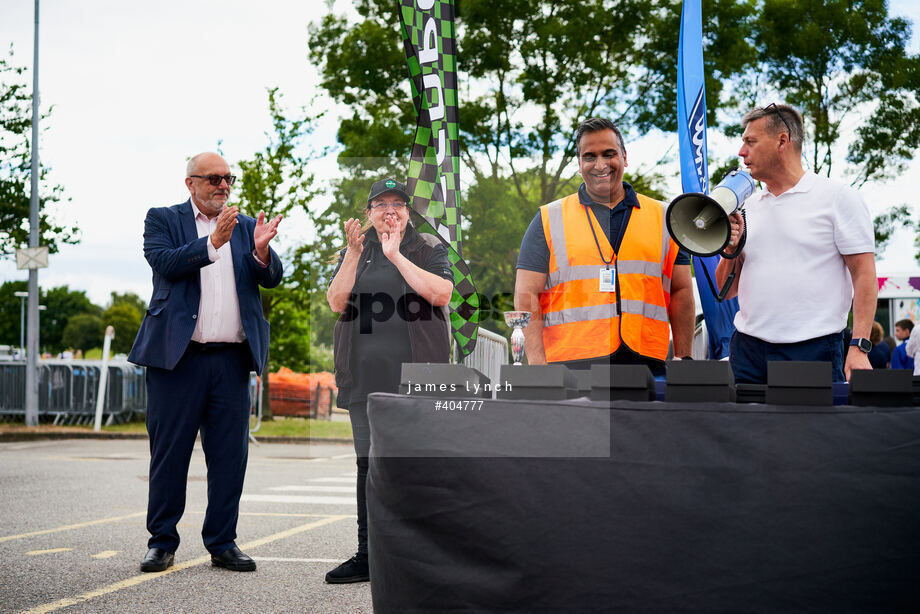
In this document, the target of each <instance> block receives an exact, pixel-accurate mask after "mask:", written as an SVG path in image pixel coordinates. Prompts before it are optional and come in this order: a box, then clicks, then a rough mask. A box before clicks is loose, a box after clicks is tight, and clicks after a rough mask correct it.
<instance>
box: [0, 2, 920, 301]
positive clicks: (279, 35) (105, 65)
mask: <svg viewBox="0 0 920 614" xmlns="http://www.w3.org/2000/svg"><path fill="white" fill-rule="evenodd" d="M340 4H344V3H342V2H340ZM2 5H3V8H2V19H0V52H2V53H4V54H6V52H7V50H8V48H9V45H10V43H12V44H13V46H14V51H15V58H14V62H15V63H16V64H19V65H28V66H31V64H32V50H33V22H34V12H33V7H34V1H33V0H2ZM891 6H892V13H893V14H896V15H902V16H905V17H908V18H909V19H911V20H912V21H913V22H914V23H915V24H916V23H918V22H920V3H916V2H914V1H913V0H900V1H894V2H891ZM324 11H325V5H324V4H323V3H321V2H319V1H309V2H308V1H304V0H262V1H261V2H252V0H223V1H222V2H204V1H201V0H181V1H178V0H160V1H159V2H157V3H155V4H149V3H148V4H139V3H135V2H124V1H123V0H79V1H78V0H42V3H41V27H40V28H41V29H40V83H39V88H40V91H41V96H42V103H43V104H42V107H43V108H47V107H48V106H49V105H54V111H53V113H52V116H51V119H50V121H49V122H47V123H46V126H47V127H48V128H49V129H48V131H47V132H46V133H45V134H44V136H43V140H42V143H41V155H42V163H43V164H47V165H48V166H50V167H51V169H52V171H51V180H52V182H54V183H59V184H61V185H63V186H64V188H65V191H66V194H67V195H68V196H69V197H70V198H71V201H70V202H69V203H67V204H65V205H61V206H59V210H60V211H62V213H63V215H62V216H61V218H62V219H65V220H76V221H77V222H78V224H79V226H80V229H81V231H82V242H81V243H80V244H79V245H77V246H73V247H66V248H64V249H63V250H62V252H61V253H59V254H57V255H54V256H52V257H51V259H50V267H49V268H47V269H42V270H41V271H40V272H39V283H40V284H41V286H42V287H44V288H50V287H53V286H58V285H63V284H67V285H69V286H70V287H71V288H74V289H81V290H86V291H87V293H88V295H89V297H90V299H91V300H93V302H95V303H97V304H100V305H105V304H106V303H107V302H108V299H109V293H110V292H111V291H113V290H116V291H119V292H126V291H133V292H137V293H138V294H140V295H141V296H142V297H143V298H144V299H145V300H147V299H149V294H150V289H151V281H150V269H149V267H148V265H147V263H146V261H145V260H144V258H143V255H142V232H143V220H144V216H145V214H146V211H147V209H148V208H149V207H151V206H155V205H170V204H175V203H179V202H183V201H184V200H186V199H187V198H188V191H187V190H186V189H185V185H184V183H183V177H184V173H185V160H186V158H187V157H188V156H189V155H191V154H194V153H197V152H200V151H206V150H213V149H214V148H215V146H216V144H217V142H218V141H219V140H220V141H222V149H223V151H224V154H225V156H226V157H227V159H228V160H229V161H230V163H231V165H233V164H234V163H235V162H236V161H238V160H240V159H246V158H249V157H251V156H252V155H253V153H254V152H256V151H258V150H260V149H262V148H263V147H264V145H265V143H266V140H265V136H264V132H265V131H266V130H268V129H269V127H270V124H269V117H268V111H267V96H266V88H268V87H274V86H278V87H280V89H281V91H282V92H283V93H284V102H285V104H286V105H287V107H288V108H297V107H300V106H304V105H307V104H310V103H311V100H314V95H315V94H317V93H318V92H317V88H316V86H315V83H316V73H315V70H313V68H312V67H311V66H310V65H309V64H308V61H307V46H306V28H307V24H308V23H309V22H310V20H311V19H316V18H317V17H318V16H319V15H320V14H322V13H323V12H324ZM395 35H396V34H395V33H394V36H395ZM912 50H913V52H915V53H916V52H917V51H918V41H917V35H916V28H915V35H914V39H913V41H912ZM461 53H462V50H461ZM30 82H31V77H30ZM313 104H314V105H317V106H318V107H324V108H330V109H331V115H330V116H329V117H331V120H330V121H324V122H323V123H322V124H321V125H320V127H319V129H318V130H317V131H316V133H315V134H314V136H313V139H314V141H315V142H316V144H317V145H318V146H326V145H330V144H332V143H334V140H335V132H336V127H337V122H336V121H335V117H336V114H337V113H338V112H341V109H337V108H336V107H334V106H333V105H331V104H330V103H329V102H328V101H324V100H322V99H319V100H317V101H315V102H314V103H313ZM665 138H666V139H674V140H676V137H673V136H668V137H660V136H658V137H649V138H648V139H644V140H642V141H639V142H633V143H630V146H629V152H630V162H631V163H633V164H635V161H638V160H642V159H644V158H648V159H656V158H657V154H658V152H660V150H661V149H660V148H661V147H662V142H663V141H664V140H665ZM737 145H738V144H737V143H721V142H718V141H716V142H714V143H713V144H712V145H711V146H710V155H711V156H712V157H714V158H716V159H723V158H724V157H725V156H727V155H730V154H733V153H736V151H737ZM665 146H667V145H665ZM673 164H674V169H673V170H674V171H676V170H677V162H676V160H675V162H674V163H673ZM334 169H335V165H334V162H333V161H332V160H331V159H330V160H328V161H326V162H325V163H323V164H320V165H319V166H318V167H317V170H318V171H319V173H320V174H321V175H322V174H328V173H329V172H330V171H334ZM573 171H574V165H573ZM713 180H714V181H716V180H718V178H715V177H714V178H713ZM862 193H863V196H864V198H865V199H866V201H867V202H869V204H870V208H871V210H872V213H873V214H877V213H879V212H881V211H883V210H884V209H886V208H888V207H889V206H891V205H894V204H900V203H903V202H909V201H908V198H914V199H916V198H917V195H918V194H920V164H918V163H916V162H915V163H914V164H913V165H912V167H911V169H910V170H909V171H908V172H907V173H905V174H904V175H902V176H901V177H900V178H899V179H897V180H896V181H894V182H892V183H891V184H889V185H884V186H867V187H864V188H863V190H862ZM675 195H676V194H675ZM916 203H917V201H916V200H914V203H913V204H915V206H916ZM326 204H328V202H324V201H323V200H322V199H319V200H318V201H317V206H320V207H324V206H325V205H326ZM538 204H539V203H535V206H536V205H538ZM304 230H305V228H304V226H303V224H302V223H299V222H298V221H297V220H292V221H290V223H283V224H282V227H281V237H282V239H283V238H284V236H285V234H286V235H287V237H288V239H289V240H290V239H293V238H296V235H297V234H298V233H302V232H304ZM912 239H913V237H912V236H910V235H909V234H908V233H906V232H902V233H900V235H899V236H897V237H896V239H895V241H894V242H893V244H892V246H891V247H889V249H888V250H887V252H886V253H885V254H883V257H882V258H881V259H880V265H879V268H880V271H887V272H894V271H907V270H914V269H916V268H917V267H916V266H915V265H914V263H913V262H912V259H911V254H912V253H913V246H912ZM27 277H28V275H27V272H26V271H18V270H16V268H15V264H13V263H11V262H4V263H0V282H2V281H7V280H12V279H26V278H27ZM511 283H512V280H509V286H510V285H511ZM509 290H510V287H509Z"/></svg>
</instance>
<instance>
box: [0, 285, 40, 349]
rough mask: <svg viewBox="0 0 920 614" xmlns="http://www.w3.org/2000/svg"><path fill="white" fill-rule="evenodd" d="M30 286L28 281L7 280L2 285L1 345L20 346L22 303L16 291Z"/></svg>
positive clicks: (0, 307) (0, 303) (0, 313)
mask: <svg viewBox="0 0 920 614" xmlns="http://www.w3.org/2000/svg"><path fill="white" fill-rule="evenodd" d="M28 288H29V284H28V282H26V281H7V282H4V283H3V285H0V345H12V346H16V347H19V339H20V336H19V335H20V315H21V309H22V303H21V299H20V298H19V297H18V296H16V294H15V293H16V292H26V291H27V290H28ZM41 323H42V324H43V323H44V322H41Z"/></svg>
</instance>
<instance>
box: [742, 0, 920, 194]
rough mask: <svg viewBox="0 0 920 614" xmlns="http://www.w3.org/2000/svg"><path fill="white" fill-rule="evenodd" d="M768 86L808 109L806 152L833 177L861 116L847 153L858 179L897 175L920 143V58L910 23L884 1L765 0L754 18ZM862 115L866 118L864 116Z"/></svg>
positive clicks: (859, 182)
mask: <svg viewBox="0 0 920 614" xmlns="http://www.w3.org/2000/svg"><path fill="white" fill-rule="evenodd" d="M754 33H755V40H756V47H757V52H758V58H759V63H760V66H761V69H762V73H763V75H764V76H765V78H766V83H765V84H764V88H763V90H762V91H761V93H766V90H767V89H772V90H775V91H777V92H779V95H780V97H781V98H783V99H785V100H786V101H787V102H789V103H790V104H793V105H794V106H796V107H797V108H799V110H801V111H802V113H803V115H804V117H805V124H806V132H807V133H808V137H810V138H806V151H807V152H808V157H809V159H810V162H811V167H812V169H813V170H814V171H815V172H819V173H825V174H827V175H828V176H829V175H830V174H831V171H832V169H833V162H834V161H833V155H832V150H833V148H834V146H835V144H836V143H837V142H838V141H839V140H840V138H841V136H843V134H844V125H846V126H847V128H848V129H849V128H850V127H851V125H852V123H853V121H854V119H856V120H857V124H856V128H855V130H856V138H855V140H854V141H853V143H852V144H851V145H850V149H849V154H848V156H847V160H848V161H849V162H850V163H851V165H852V168H851V169H850V173H851V174H852V176H853V183H854V184H855V185H862V184H863V183H865V182H866V181H869V180H872V179H884V178H890V177H893V176H895V175H897V174H898V173H899V172H901V171H902V170H903V169H904V163H905V161H907V160H911V159H912V158H913V151H914V150H916V148H917V147H918V146H920V128H918V120H920V102H918V92H920V57H918V56H916V55H913V56H912V55H910V54H908V53H907V51H906V46H907V44H908V42H909V41H910V27H909V24H908V22H906V21H905V20H904V19H900V18H891V17H889V15H888V6H887V2H885V1H884V0H800V1H799V2H789V1H788V0H765V1H764V2H763V7H762V10H761V12H760V14H759V16H758V18H757V21H756V23H755V25H754ZM857 117H859V118H861V119H857Z"/></svg>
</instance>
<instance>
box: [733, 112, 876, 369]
mask: <svg viewBox="0 0 920 614" xmlns="http://www.w3.org/2000/svg"><path fill="white" fill-rule="evenodd" d="M741 123H742V126H744V128H745V130H744V134H743V135H742V141H743V144H742V146H741V150H740V151H739V152H738V155H739V156H740V157H741V158H742V159H743V160H744V164H745V166H747V168H748V170H749V172H750V173H751V176H752V177H754V179H757V180H758V181H762V182H763V183H764V184H765V185H766V189H765V190H761V191H759V192H756V193H755V194H754V195H753V196H751V197H750V198H749V199H748V200H747V203H746V204H745V207H744V208H745V210H746V215H747V221H746V224H747V228H748V232H747V241H746V243H745V244H744V245H743V247H742V251H741V253H740V255H739V256H738V257H737V258H736V259H734V260H727V259H723V260H722V261H721V262H720V263H719V266H718V268H717V269H716V277H717V278H718V280H719V284H720V285H721V284H723V283H724V282H725V280H726V278H727V277H728V275H729V273H730V272H731V271H732V269H733V268H734V270H735V272H736V278H735V281H734V283H733V285H732V288H731V290H730V291H729V294H728V296H729V298H731V297H732V296H737V297H738V306H739V311H738V313H737V314H736V315H735V329H736V332H735V334H734V335H733V337H732V341H731V356H730V361H731V365H732V370H733V371H734V374H735V380H736V381H738V382H748V383H766V379H767V362H768V361H771V360H814V361H827V362H830V363H832V366H833V375H834V381H843V380H844V379H847V380H849V378H850V373H851V371H852V370H853V369H871V366H870V365H869V359H868V357H867V354H868V352H869V351H870V350H871V349H872V344H871V343H870V342H869V340H868V337H869V331H870V329H871V327H872V321H873V320H874V318H875V306H876V301H877V299H878V281H877V278H876V275H875V254H874V250H875V235H874V233H873V230H872V219H871V217H870V215H869V209H868V207H867V206H866V203H865V202H864V201H863V199H862V197H860V195H859V193H858V192H856V190H854V189H852V188H850V187H848V186H845V185H843V184H841V183H839V182H837V181H833V180H831V179H828V178H827V177H823V176H819V175H816V174H815V173H813V172H811V171H806V170H805V169H804V168H803V167H802V141H803V138H804V130H803V125H802V116H801V115H799V113H798V111H796V110H795V109H794V108H792V107H790V106H788V105H784V104H782V105H776V104H771V105H768V106H766V107H764V108H758V109H754V110H753V111H750V112H748V113H747V114H746V115H745V116H744V118H743V119H742V122H741ZM744 225H745V221H744V219H743V218H742V217H741V216H740V215H738V214H733V215H732V236H731V239H730V243H729V247H728V248H727V249H726V252H727V253H729V254H731V253H733V252H734V249H735V247H733V246H737V245H738V239H739V238H740V236H741V233H742V231H743V228H744ZM851 303H852V307H853V339H852V342H851V343H850V346H849V347H847V348H846V349H844V347H843V330H844V328H846V325H847V315H848V313H849V311H850V305H851Z"/></svg>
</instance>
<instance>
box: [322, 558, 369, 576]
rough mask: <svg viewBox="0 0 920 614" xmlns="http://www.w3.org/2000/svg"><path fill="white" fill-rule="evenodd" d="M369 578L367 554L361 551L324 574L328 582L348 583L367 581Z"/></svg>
mask: <svg viewBox="0 0 920 614" xmlns="http://www.w3.org/2000/svg"><path fill="white" fill-rule="evenodd" d="M370 579H371V573H370V569H369V567H368V565H367V555H366V554H362V553H361V552H358V553H356V554H355V555H354V556H353V557H351V558H350V559H348V560H347V561H345V562H344V563H342V564H341V565H339V566H338V567H336V568H335V569H333V570H332V571H330V572H329V573H327V574H326V582H327V583H329V584H350V583H351V582H367V581H368V580H370Z"/></svg>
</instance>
